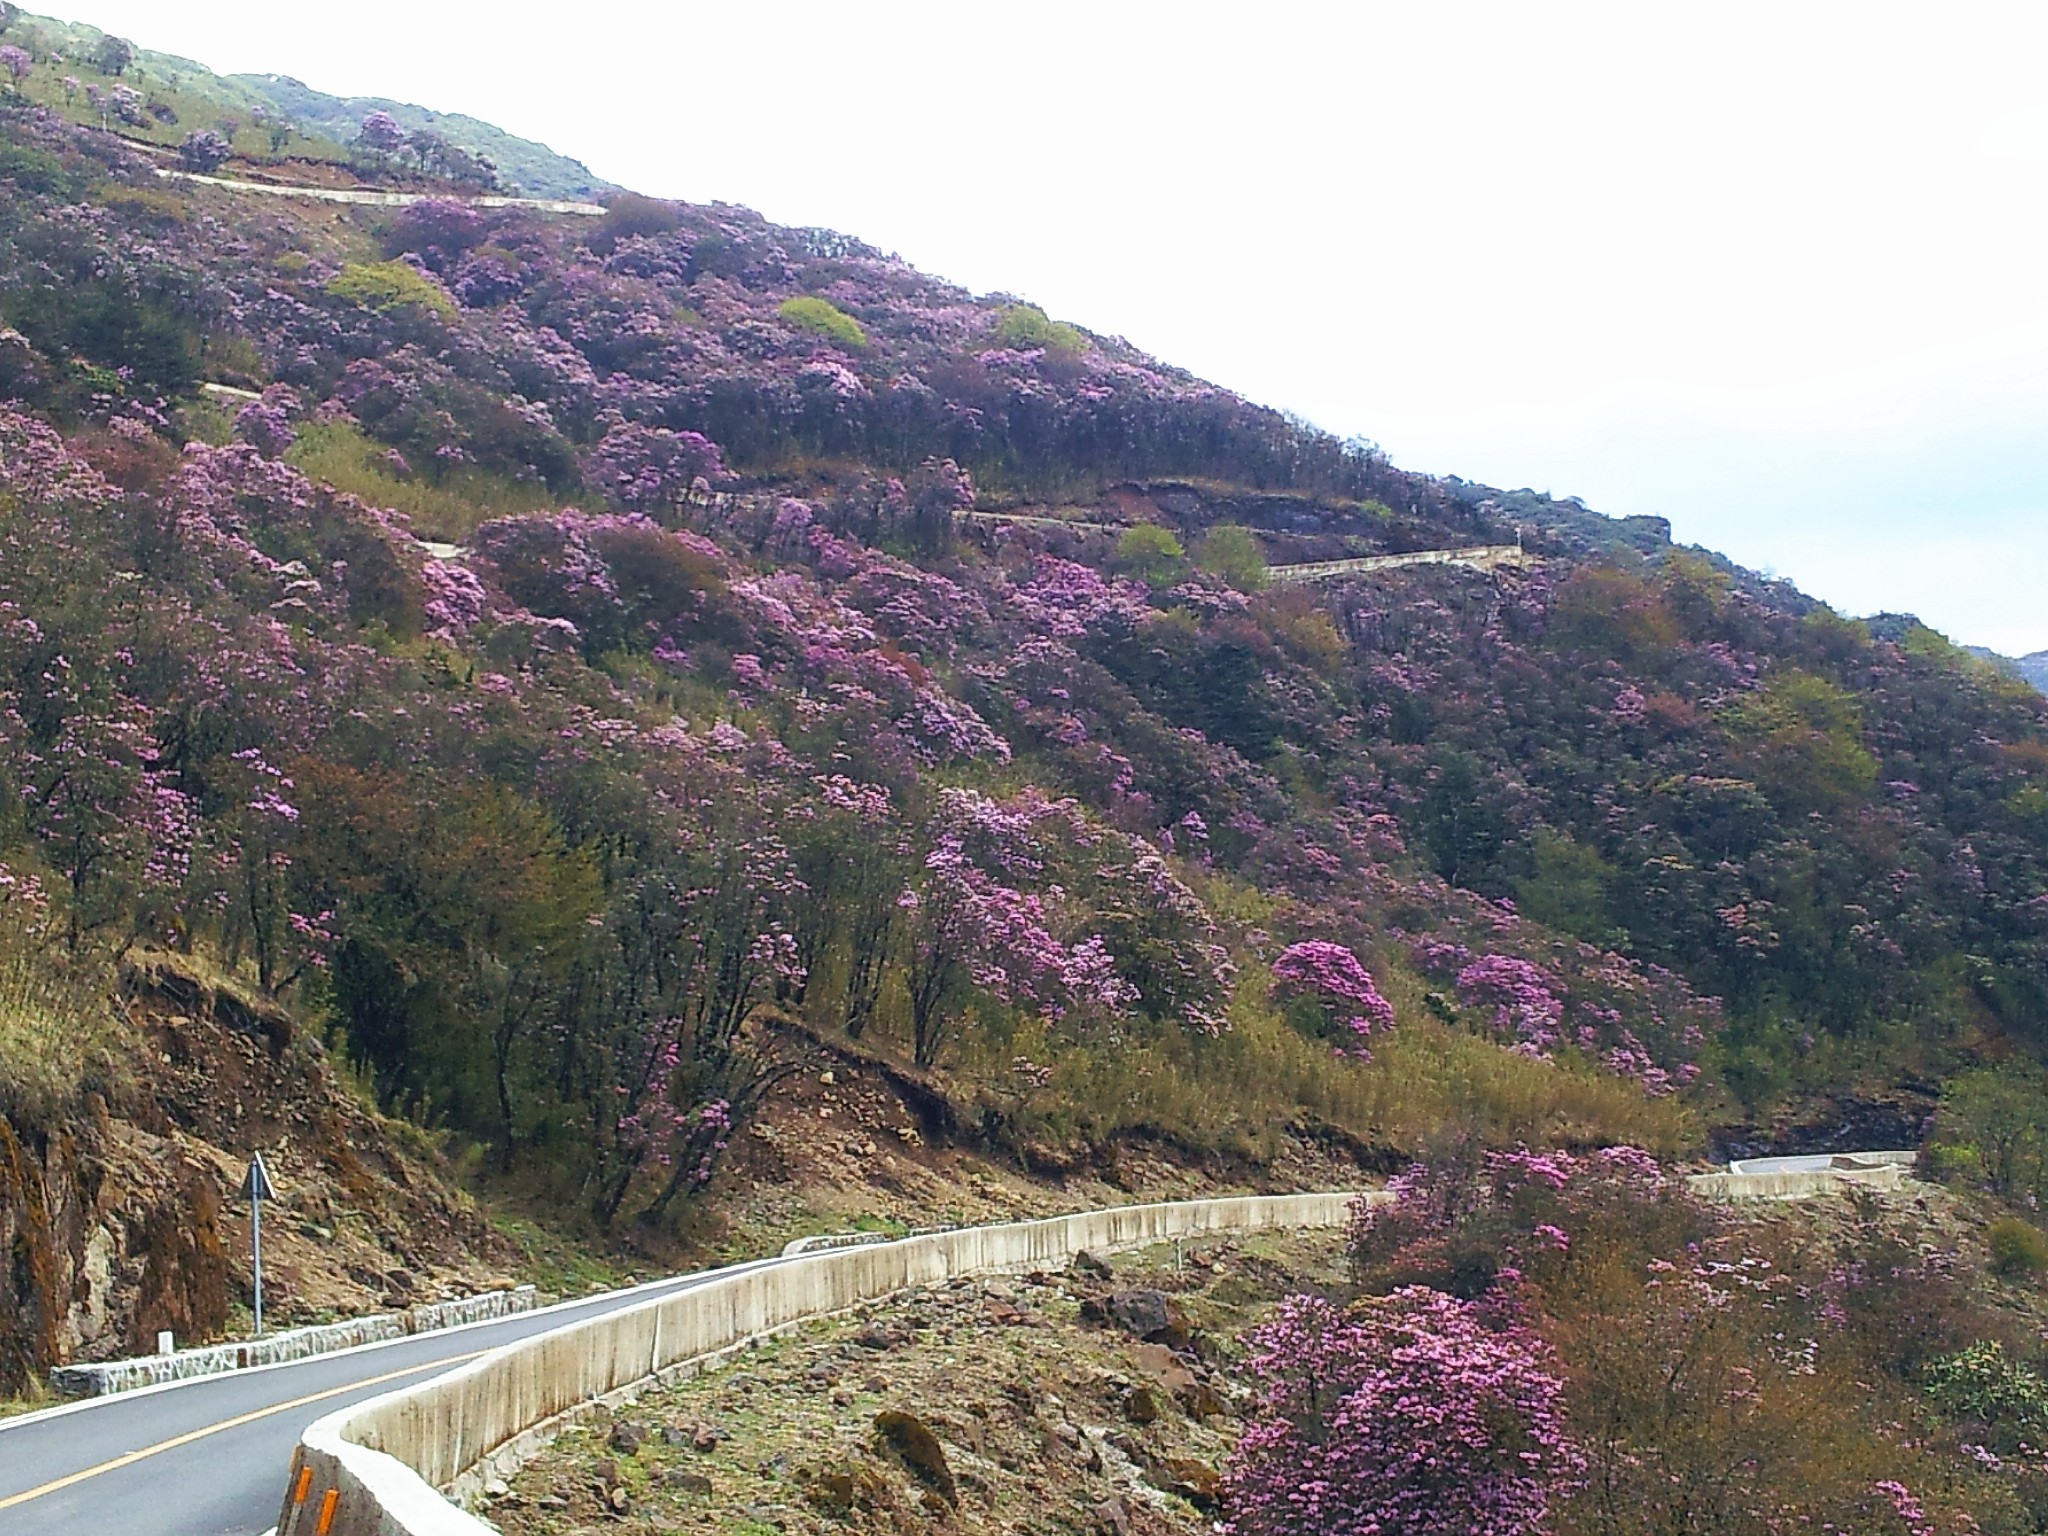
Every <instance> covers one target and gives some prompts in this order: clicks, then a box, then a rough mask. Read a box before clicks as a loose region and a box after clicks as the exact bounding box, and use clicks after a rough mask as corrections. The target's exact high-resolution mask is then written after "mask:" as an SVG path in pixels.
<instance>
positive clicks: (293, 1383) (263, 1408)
mask: <svg viewBox="0 0 2048 1536" xmlns="http://www.w3.org/2000/svg"><path fill="white" fill-rule="evenodd" d="M779 1262H781V1261H780V1260H779V1259H763V1260H756V1261H754V1262H752V1263H748V1264H737V1265H733V1266H732V1267H731V1268H730V1269H716V1270H704V1271H700V1272H699V1273H696V1274H691V1275H680V1276H677V1277H675V1278H673V1279H669V1280H661V1281H655V1282H653V1283H651V1284H648V1285H642V1286H635V1287H632V1288H630V1289H628V1290H624V1291H610V1292H607V1293H605V1294H604V1295H602V1296H594V1297H590V1298H588V1299H586V1300H583V1301H575V1302H568V1303H564V1304H562V1305H559V1306H554V1307H548V1308H544V1309H542V1310H540V1311H537V1312H527V1313H522V1314H520V1315H519V1316H516V1317H510V1318H503V1319H498V1320H495V1321H491V1322H486V1323H472V1324H469V1325H468V1326H466V1327H461V1328H451V1329H447V1330H445V1331H443V1332H440V1333H430V1334H420V1335H416V1336H414V1337H412V1338H405V1339H393V1340H390V1341H388V1342H386V1343H381V1344H367V1345H363V1346H362V1347H360V1348H357V1349H351V1350H344V1351H342V1352H340V1353H337V1354H331V1355H316V1356H314V1357H312V1358H311V1359H308V1360H294V1361H292V1362H290V1363H289V1364H285V1365H274V1366H264V1367H261V1368H259V1369H256V1370H249V1371H234V1372H230V1373H228V1374H227V1375H224V1376H206V1377H201V1378H199V1379H197V1380H194V1381H181V1382H173V1383H170V1384H167V1385H165V1386H160V1387H147V1388H144V1389H142V1390H140V1391H136V1392H123V1393H118V1394H116V1395H114V1396H111V1397H98V1398H90V1399H88V1400H86V1401H85V1402H82V1403H75V1404H68V1405H66V1406H64V1407H62V1408H56V1409H51V1410H48V1411H46V1412H43V1413H38V1414H30V1415H27V1416H24V1417H22V1418H19V1419H14V1420H11V1421H0V1536H88V1533H91V1536H98V1533H101V1532H109V1531H120V1532H137V1533H142V1536H258V1533H260V1532H263V1531H267V1530H269V1529H270V1527H271V1525H272V1524H273V1523H274V1522H275V1521H276V1519H277V1490H278V1478H279V1476H280V1471H279V1469H280V1468H282V1467H284V1466H286V1465H287V1464H288V1463H289V1462H290V1460H291V1456H292V1451H293V1449H294V1448H295V1447H296V1446H297V1445H298V1441H299V1432H300V1431H301V1430H303V1429H304V1428H305V1427H306V1425H307V1424H308V1423H309V1422H310V1421H311V1420H313V1419H316V1418H318V1417H319V1416H320V1415H322V1414H325V1413H331V1412H332V1411H334V1410H335V1409H337V1408H344V1407H347V1406H348V1405H349V1404H351V1403H354V1402H359V1401H361V1400H363V1399H364V1398H368V1397H374V1396H376V1395H377V1394H378V1393H380V1392H388V1391H390V1390H391V1389H392V1388H394V1387H401V1386H407V1385H410V1384H412V1383H414V1382H417V1381H421V1380H424V1379H425V1378H427V1377H429V1376H432V1375H434V1374H435V1373H437V1372H439V1371H443V1370H446V1369H448V1368H449V1367H450V1366H452V1365H456V1364H458V1363H460V1362H462V1361H464V1360H468V1359H470V1358H472V1357H474V1356H475V1355H478V1354H481V1353H482V1352H483V1351H485V1350H488V1349H495V1348H496V1347H497V1346H499V1345H500V1344H509V1343H511V1342H513V1341H514V1340H516V1339H523V1338H528V1337H531V1336H532V1335H534V1334H537V1333H545V1332H547V1331H548V1330H549V1329H551V1328H559V1327H561V1326H562V1325H563V1324H565V1323H574V1322H579V1321H581V1320H583V1319H584V1318H588V1317H595V1316H598V1315H599V1314H601V1313H604V1312H613V1311H617V1310H619V1309H620V1308H623V1307H629V1306H632V1305H634V1304H635V1303H638V1302H642V1301H645V1300H647V1299H649V1298H650V1297H653V1296H659V1295H663V1294H665V1293H667V1292H671V1291H679V1290H688V1289H690V1288H691V1287H693V1286H698V1285H702V1284H703V1283H704V1282H705V1281H707V1280H709V1279H712V1278H713V1277H714V1276H717V1275H722V1274H731V1273H734V1272H736V1271H739V1270H746V1269H754V1268H759V1267H760V1266H761V1265H763V1264H774V1263H779Z"/></svg>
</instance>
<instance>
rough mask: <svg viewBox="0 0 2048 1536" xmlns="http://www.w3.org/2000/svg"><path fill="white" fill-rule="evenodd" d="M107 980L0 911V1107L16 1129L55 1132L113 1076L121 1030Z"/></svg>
mask: <svg viewBox="0 0 2048 1536" xmlns="http://www.w3.org/2000/svg"><path fill="white" fill-rule="evenodd" d="M112 980H113V979H112V976H111V973H110V971H109V969H108V968H107V967H106V966H105V965H104V964H103V963H101V962H99V961H98V960H96V959H95V958H93V957H88V956H73V955H67V954H65V953H64V952H63V951H62V949H61V948H59V947H58V946H57V945H56V944H54V943H53V942H52V941H50V940H49V939H48V938H47V937H45V936H44V935H42V934H40V933H38V932H37V931H36V930H35V929H34V928H33V927H31V926H30V925H28V924H26V923H24V922H23V921H21V919H20V916H19V914H18V913H12V912H10V911H9V910H8V909H7V908H5V907H0V1106H4V1108H5V1111H6V1114H7V1117H8V1118H9V1119H10V1120H12V1121H13V1122H14V1123H15V1124H17V1125H31V1126H48V1125H54V1124H56V1123H57V1122H58V1121H59V1120H61V1119H62V1118H63V1117H64V1116H65V1115H66V1114H68V1113H69V1112H70V1111H72V1110H73V1109H75V1108H76V1106H77V1105H78V1103H79V1101H80V1099H81V1098H82V1097H83V1096H84V1094H85V1092H86V1090H87V1089H88V1088H91V1087H94V1086H96V1085H107V1084H110V1083H112V1082H113V1081H114V1080H115V1079H116V1078H117V1077H118V1076H119V1075H120V1073H121V1071H122V1068H123V1064H124V1060H123V1054H122V1047H123V1045H124V1044H125V1042H126V1040H127V1038H128V1026H127V1022H126V1020H125V1019H124V1018H123V1016H122V1014H121V1012H120V1009H119V1007H118V1006H117V1005H116V1003H115V1001H114V993H113V984H112Z"/></svg>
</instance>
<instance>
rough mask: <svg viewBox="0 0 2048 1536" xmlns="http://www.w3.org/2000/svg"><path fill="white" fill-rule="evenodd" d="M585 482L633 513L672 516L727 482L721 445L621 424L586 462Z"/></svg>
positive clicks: (694, 436) (659, 429) (683, 434)
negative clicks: (705, 491)
mask: <svg viewBox="0 0 2048 1536" xmlns="http://www.w3.org/2000/svg"><path fill="white" fill-rule="evenodd" d="M583 474H584V478H585V479H587V480H588V481H590V483H591V484H593V485H595V486H597V487H598V488H599V489H600V490H602V491H603V492H604V493H605V494H606V495H607V496H609V497H611V498H612V500H614V501H616V502H617V503H618V504H619V505H620V506H622V507H624V508H626V509H627V510H628V511H629V512H645V513H647V514H649V515H650V516H652V515H656V514H659V513H663V512H668V513H673V512H675V511H676V510H678V509H679V508H681V507H682V506H683V505H684V504H685V503H687V502H688V501H689V499H690V497H691V496H692V494H695V493H699V492H701V491H704V490H708V489H709V488H710V487H711V486H713V485H715V484H716V483H717V482H719V481H720V480H722V479H724V478H725V460H724V456H723V455H722V454H721V453H720V452H719V449H718V444H716V443H714V442H712V441H711V439H710V438H708V437H705V436H703V435H701V434H699V433H696V432H671V431H670V430H669V429H668V428H666V427H650V426H645V425H642V424H641V423H639V422H633V421H622V422H619V423H617V424H616V425H614V426H613V427H612V428H611V430H609V431H608V432H606V433H605V435H604V437H603V439H602V440H600V441H599V443H598V445H597V446H596V447H595V448H593V449H592V450H591V451H590V453H589V455H588V456H587V457H586V458H585V460H584V463H583Z"/></svg>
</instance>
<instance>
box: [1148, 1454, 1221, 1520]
mask: <svg viewBox="0 0 2048 1536" xmlns="http://www.w3.org/2000/svg"><path fill="white" fill-rule="evenodd" d="M1145 1481H1146V1482H1148V1483H1150V1484H1151V1485H1152V1486H1153V1487H1154V1488H1157V1489H1158V1490H1159V1491H1160V1492H1162V1493H1170V1494H1174V1495H1176V1496H1177V1497H1179V1498H1183V1499H1186V1500H1187V1501H1188V1502H1189V1503H1190V1504H1192V1505H1194V1506H1195V1507H1196V1508H1197V1509H1204V1510H1216V1509H1220V1508H1222V1505H1223V1479H1222V1477H1220V1476H1219V1475H1218V1474H1217V1471H1216V1469H1215V1468H1214V1467H1212V1466H1210V1465H1209V1464H1208V1463H1207V1462H1205V1461H1196V1460H1195V1459H1194V1458H1193V1457H1192V1456H1167V1457H1162V1458H1161V1459H1159V1460H1158V1461H1155V1462H1152V1463H1151V1464H1150V1465H1148V1466H1147V1467H1146V1468H1145Z"/></svg>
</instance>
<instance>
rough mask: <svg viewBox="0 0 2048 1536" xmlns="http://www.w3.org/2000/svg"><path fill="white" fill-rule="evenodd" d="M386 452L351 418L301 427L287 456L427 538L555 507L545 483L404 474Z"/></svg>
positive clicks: (474, 474) (450, 536)
mask: <svg viewBox="0 0 2048 1536" xmlns="http://www.w3.org/2000/svg"><path fill="white" fill-rule="evenodd" d="M384 454H385V449H384V448H383V446H382V445H381V444H378V443H375V442H372V441H371V440H370V439H369V438H368V437H366V436H364V435H363V433H362V432H361V431H360V430H359V429H358V428H355V427H352V426H350V425H349V424H348V423H346V422H318V423H312V424H309V425H307V426H304V427H302V428H300V430H299V440H298V442H297V443H295V444H293V445H292V449H291V451H290V452H289V453H288V454H287V455H286V457H287V458H288V459H289V460H290V461H291V462H292V463H293V464H295V465H297V466H298V467H299V468H300V469H301V470H303V471H305V473H306V474H308V475H309V476H311V477H312V478H313V479H315V480H324V481H326V482H327V483H328V484H329V485H331V486H333V487H334V488H335V489H336V490H337V491H346V492H347V493H348V494H350V495H352V496H359V497H361V498H362V499H363V500H364V501H366V502H368V503H370V504H371V505H372V506H377V507H390V508H393V509H394V510H396V511H399V512H403V513H405V515H406V516H407V517H409V518H411V519H412V525H413V529H414V531H415V532H416V533H418V534H419V535H420V536H421V537H422V538H427V539H441V540H446V541H448V542H450V543H459V542H461V541H462V540H463V539H466V538H468V537H469V536H470V534H471V533H473V532H475V531H476V527H477V525H478V524H479V523H487V522H489V521H490V520H491V519H492V518H494V517H514V516H517V515H519V514H521V513H526V512H547V511H552V510H553V509H554V507H555V500H554V498H553V497H552V496H551V495H549V493H548V489H547V487H546V486H544V485H521V484H519V483H518V482H516V481H514V480H510V479H508V478H506V477H505V476H503V475H493V474H490V473H488V472H486V471H484V470H481V469H476V468H473V467H471V468H463V469H456V470H453V471H451V472H449V473H447V474H444V475H442V476H441V477H440V479H439V480H438V481H429V480H428V479H426V478H425V476H423V475H412V476H406V477H401V476H400V475H398V474H397V473H396V472H395V471H394V470H393V469H392V467H391V465H390V464H389V463H387V462H386V460H385V458H384Z"/></svg>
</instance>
